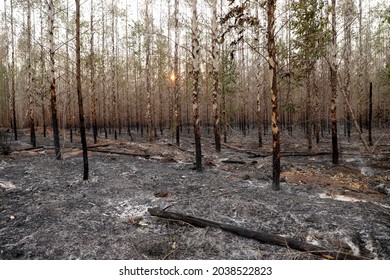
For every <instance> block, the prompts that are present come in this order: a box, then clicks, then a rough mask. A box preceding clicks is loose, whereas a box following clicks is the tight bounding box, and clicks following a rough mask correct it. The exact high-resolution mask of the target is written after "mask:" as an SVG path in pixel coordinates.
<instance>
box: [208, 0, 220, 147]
mask: <svg viewBox="0 0 390 280" xmlns="http://www.w3.org/2000/svg"><path fill="white" fill-rule="evenodd" d="M212 13H213V16H212V20H211V29H212V30H211V37H212V44H211V53H212V57H213V70H212V75H213V125H214V140H215V150H216V151H217V152H220V151H221V129H220V124H219V112H218V58H219V54H218V25H217V0H213V3H212ZM207 120H208V119H207Z"/></svg>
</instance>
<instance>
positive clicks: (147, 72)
mask: <svg viewBox="0 0 390 280" xmlns="http://www.w3.org/2000/svg"><path fill="white" fill-rule="evenodd" d="M149 5H150V0H146V2H145V26H146V30H147V31H146V32H147V33H146V34H145V36H146V38H145V47H146V49H145V53H146V62H145V83H146V85H145V88H146V121H147V134H148V138H149V142H150V143H152V142H153V141H154V137H153V121H152V97H151V96H152V86H151V81H150V79H151V73H150V66H151V58H150V57H151V55H150V48H151V38H150V37H151V35H150V32H152V28H153V27H152V23H151V18H150V14H149Z"/></svg>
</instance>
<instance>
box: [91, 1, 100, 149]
mask: <svg viewBox="0 0 390 280" xmlns="http://www.w3.org/2000/svg"><path fill="white" fill-rule="evenodd" d="M93 6H94V3H93V0H91V23H90V28H91V41H90V48H91V49H90V64H91V65H90V67H91V69H90V87H91V113H92V130H93V142H94V143H95V144H96V143H97V136H98V127H97V118H96V101H97V100H96V92H95V51H94V30H93V25H94V22H93V14H94V10H93Z"/></svg>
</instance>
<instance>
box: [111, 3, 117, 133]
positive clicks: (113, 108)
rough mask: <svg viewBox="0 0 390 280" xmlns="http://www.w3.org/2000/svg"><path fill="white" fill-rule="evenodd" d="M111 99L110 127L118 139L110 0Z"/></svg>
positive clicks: (113, 14) (112, 24)
mask: <svg viewBox="0 0 390 280" xmlns="http://www.w3.org/2000/svg"><path fill="white" fill-rule="evenodd" d="M111 9H112V10H111V16H112V19H111V33H112V34H111V55H112V57H111V94H112V96H111V98H112V99H111V100H112V106H111V113H112V123H111V126H110V128H111V129H113V130H114V139H115V140H116V139H118V131H117V129H118V110H117V108H118V104H117V103H118V102H117V92H116V87H115V76H116V71H115V66H116V65H115V64H116V55H115V2H114V0H112V2H111Z"/></svg>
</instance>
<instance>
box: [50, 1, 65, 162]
mask: <svg viewBox="0 0 390 280" xmlns="http://www.w3.org/2000/svg"><path fill="white" fill-rule="evenodd" d="M48 3H49V5H48V16H49V26H48V28H49V48H50V104H51V118H52V126H53V138H54V150H55V154H56V159H58V160H60V159H61V158H62V156H61V146H60V132H59V128H58V117H57V94H56V78H55V72H54V69H55V67H54V55H55V47H54V4H53V0H49V2H48Z"/></svg>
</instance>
